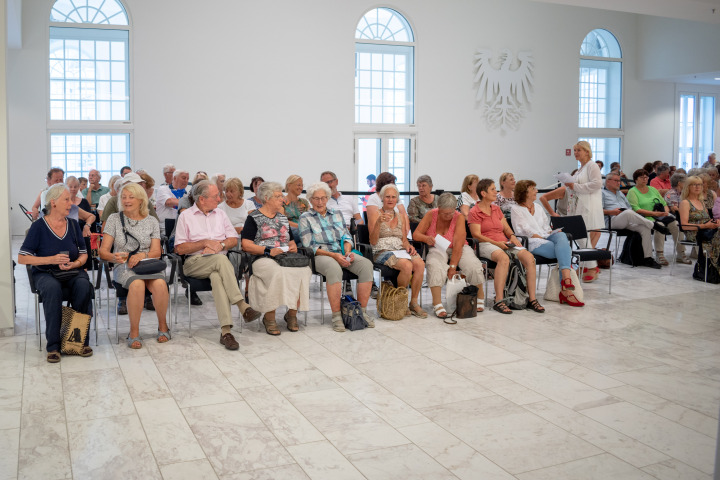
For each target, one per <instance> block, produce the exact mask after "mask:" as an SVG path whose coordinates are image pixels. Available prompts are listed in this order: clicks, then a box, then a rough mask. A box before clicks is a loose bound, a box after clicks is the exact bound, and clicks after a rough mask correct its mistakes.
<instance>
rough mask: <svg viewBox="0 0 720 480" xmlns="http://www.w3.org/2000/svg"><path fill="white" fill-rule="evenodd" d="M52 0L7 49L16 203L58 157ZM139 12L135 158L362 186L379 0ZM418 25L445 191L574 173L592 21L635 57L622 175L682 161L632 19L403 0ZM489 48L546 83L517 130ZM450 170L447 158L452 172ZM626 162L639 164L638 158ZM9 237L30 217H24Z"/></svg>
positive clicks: (432, 160)
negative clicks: (357, 63)
mask: <svg viewBox="0 0 720 480" xmlns="http://www.w3.org/2000/svg"><path fill="white" fill-rule="evenodd" d="M51 5H52V0H38V1H32V2H31V1H26V2H23V16H22V18H23V48H22V49H21V50H14V51H10V52H9V59H8V60H9V63H8V66H9V69H8V70H9V73H8V92H9V99H10V101H9V108H10V159H11V177H12V179H13V182H12V187H11V195H12V198H13V201H22V202H23V203H26V206H29V205H27V204H29V203H32V201H33V200H34V197H35V195H36V194H37V191H39V190H40V188H42V186H43V182H44V180H43V178H44V173H45V172H46V171H47V169H48V167H49V161H48V159H47V157H48V153H47V151H48V146H47V142H48V137H47V132H46V102H47V93H46V92H47V81H46V76H47V60H46V55H47V35H48V34H47V26H48V21H47V17H48V12H49V10H50V6H51ZM126 5H127V6H128V9H129V11H130V13H131V18H132V22H133V30H132V37H131V41H132V45H131V54H132V57H133V64H132V65H133V72H132V82H133V83H132V89H133V99H132V101H133V120H134V136H133V164H134V167H135V168H139V167H143V168H145V169H147V170H149V171H150V172H156V178H157V179H160V178H161V175H160V171H161V166H162V164H164V163H167V162H173V163H175V164H176V165H178V166H183V167H186V168H188V169H189V170H196V169H204V170H207V171H208V173H213V172H215V171H224V172H226V173H227V174H230V175H236V176H239V177H240V178H241V179H243V181H245V182H248V181H249V179H250V178H251V177H252V176H253V175H256V174H261V175H263V176H264V177H265V179H266V180H269V179H273V180H279V181H282V182H284V180H285V178H286V177H287V176H288V175H289V174H290V173H298V174H300V175H302V176H304V177H305V181H306V183H309V182H312V181H315V180H316V179H317V177H318V176H319V173H320V172H321V171H323V170H325V169H328V168H329V169H332V170H334V171H336V173H337V174H338V175H339V177H340V188H341V189H342V188H343V187H344V188H346V189H347V188H351V186H352V185H353V179H354V175H355V173H354V165H353V131H354V124H353V116H354V113H353V87H354V78H353V69H354V57H353V52H354V43H353V42H354V40H353V39H354V29H355V25H356V23H357V21H358V20H359V19H360V17H361V16H362V15H363V13H365V11H367V10H368V9H370V8H373V7H375V6H377V5H378V4H376V3H371V2H368V1H364V0H363V1H358V0H310V1H304V2H298V1H296V0H277V1H275V2H250V1H247V0H234V1H231V0H222V1H220V0H218V1H215V2H213V4H212V8H206V7H205V6H202V5H199V4H198V3H197V2H191V1H189V0H176V1H170V0H154V1H152V2H148V1H141V0H126ZM386 5H387V6H390V7H393V8H396V9H397V10H399V11H400V12H402V13H404V14H405V15H406V16H407V18H408V19H409V20H410V22H411V23H412V25H413V27H414V29H415V33H416V36H417V56H416V122H417V133H418V136H417V139H418V157H417V158H418V168H417V169H416V170H415V171H414V172H413V173H412V175H413V177H415V176H417V175H419V174H429V175H431V176H432V177H433V180H434V182H435V185H436V186H437V187H438V188H446V189H459V187H460V183H461V181H462V178H463V177H464V176H465V175H466V174H468V173H477V174H478V175H480V176H483V177H485V176H489V177H492V178H497V177H498V175H499V174H500V173H501V172H503V171H508V170H509V171H513V172H515V174H516V178H533V179H535V180H536V181H537V182H538V184H540V185H541V186H542V185H546V184H549V183H550V182H551V176H550V175H551V174H552V173H554V172H556V171H558V170H570V169H572V168H573V166H574V160H573V159H572V158H571V157H565V149H566V148H569V147H570V146H571V145H572V144H573V143H574V140H575V139H576V138H577V88H578V86H577V84H578V70H577V69H578V63H579V60H578V52H579V48H580V43H581V41H582V39H583V37H584V36H585V35H586V34H587V33H588V32H589V31H590V30H592V29H593V28H597V27H603V28H607V29H609V30H610V31H612V32H613V33H614V34H615V35H616V36H617V37H618V39H619V40H620V42H621V45H622V48H623V52H624V61H625V64H624V65H625V69H624V80H625V104H624V107H625V109H624V120H625V129H626V136H625V143H624V159H625V163H626V170H632V169H633V167H635V166H639V165H641V164H642V163H644V162H645V161H647V160H650V159H655V158H661V159H664V160H665V159H667V160H669V159H670V158H671V157H672V138H673V131H674V120H673V111H674V110H673V109H674V104H675V93H674V87H673V85H672V84H662V83H653V82H648V81H642V80H639V79H638V75H637V63H638V58H639V55H638V54H637V52H638V48H637V26H638V18H639V17H638V16H637V15H634V14H626V13H617V12H608V11H601V10H591V9H585V8H577V7H566V6H560V5H551V4H542V3H535V2H528V1H525V0H506V1H504V2H493V1H490V0H476V1H470V0H446V1H445V2H442V3H439V2H431V1H427V0H425V1H418V0H394V1H393V2H392V3H390V4H386ZM478 48H490V49H493V50H495V51H498V50H499V49H501V48H510V49H511V50H512V51H513V52H517V51H518V50H527V49H529V50H531V51H532V52H533V53H534V57H535V65H536V69H535V93H534V101H533V104H532V108H531V111H530V112H529V113H528V115H527V116H526V118H525V119H524V121H523V122H522V124H521V127H520V129H519V131H511V132H508V133H507V134H504V135H503V134H500V133H499V132H498V131H490V130H488V128H487V127H486V125H485V122H484V120H483V118H482V115H481V110H480V107H479V106H477V105H476V103H475V100H474V99H475V88H474V85H473V83H472V79H473V54H474V53H475V51H476V50H477V49H478ZM448 167H450V168H448ZM627 167H629V168H627ZM13 215H14V216H13V221H12V227H13V233H15V234H19V233H22V232H23V231H24V230H25V228H27V220H25V219H24V218H22V217H21V216H20V214H19V212H15V213H14V214H13Z"/></svg>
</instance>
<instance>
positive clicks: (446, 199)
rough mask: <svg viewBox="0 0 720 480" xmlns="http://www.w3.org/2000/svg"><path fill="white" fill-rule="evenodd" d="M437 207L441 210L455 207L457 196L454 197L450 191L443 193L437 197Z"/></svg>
mask: <svg viewBox="0 0 720 480" xmlns="http://www.w3.org/2000/svg"><path fill="white" fill-rule="evenodd" d="M418 183H419V181H418ZM438 208H441V209H443V210H455V208H457V198H455V195H453V194H452V193H450V192H445V193H443V194H442V195H440V197H438Z"/></svg>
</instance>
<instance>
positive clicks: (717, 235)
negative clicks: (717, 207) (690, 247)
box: [680, 176, 720, 278]
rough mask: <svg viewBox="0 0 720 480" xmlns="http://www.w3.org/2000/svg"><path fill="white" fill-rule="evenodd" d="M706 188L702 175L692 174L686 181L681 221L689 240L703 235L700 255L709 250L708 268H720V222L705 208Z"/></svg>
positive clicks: (681, 203) (681, 207) (681, 204)
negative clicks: (719, 263) (719, 228)
mask: <svg viewBox="0 0 720 480" xmlns="http://www.w3.org/2000/svg"><path fill="white" fill-rule="evenodd" d="M704 189H705V188H704V184H703V181H702V179H701V178H700V177H695V176H691V177H688V179H687V180H686V181H685V188H683V193H682V201H681V202H680V223H682V224H683V225H684V226H685V227H684V228H685V237H686V238H687V239H688V240H690V241H695V240H696V239H697V237H698V235H700V236H701V240H700V241H701V243H702V244H703V248H702V251H701V252H700V253H699V255H704V252H705V251H709V253H710V255H709V256H710V259H709V260H710V265H708V268H710V267H711V266H712V268H715V270H720V268H719V265H718V262H719V261H720V230H718V227H719V226H720V222H718V221H717V220H713V219H712V218H710V214H709V213H708V210H707V208H705V202H704V198H703V197H704V195H705V194H704V192H703V190H704ZM687 225H697V227H695V228H694V229H693V228H692V227H687ZM713 230H714V231H713ZM706 261H707V259H706ZM703 278H704V275H703Z"/></svg>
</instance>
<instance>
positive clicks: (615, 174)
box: [605, 170, 622, 186]
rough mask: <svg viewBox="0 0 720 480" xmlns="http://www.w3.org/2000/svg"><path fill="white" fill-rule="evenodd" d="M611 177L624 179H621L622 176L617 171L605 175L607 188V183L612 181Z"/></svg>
mask: <svg viewBox="0 0 720 480" xmlns="http://www.w3.org/2000/svg"><path fill="white" fill-rule="evenodd" d="M610 177H617V178H622V177H620V174H619V173H618V172H617V170H611V171H610V173H608V174H607V175H605V185H606V186H607V181H608V180H610Z"/></svg>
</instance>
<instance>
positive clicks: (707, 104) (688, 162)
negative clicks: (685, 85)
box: [677, 93, 716, 170]
mask: <svg viewBox="0 0 720 480" xmlns="http://www.w3.org/2000/svg"><path fill="white" fill-rule="evenodd" d="M715 104H716V99H715V96H714V95H704V94H698V93H681V94H680V109H679V115H678V118H679V123H678V150H677V155H678V156H677V164H678V167H680V168H684V169H685V170H689V169H691V168H696V167H700V166H702V164H703V163H705V161H706V160H707V156H708V155H709V154H710V153H711V152H713V151H715Z"/></svg>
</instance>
